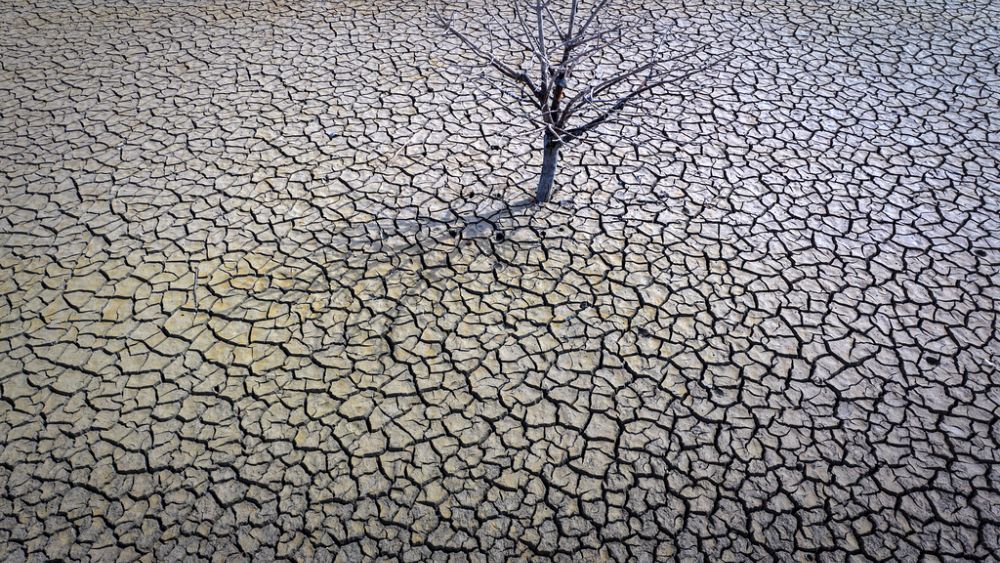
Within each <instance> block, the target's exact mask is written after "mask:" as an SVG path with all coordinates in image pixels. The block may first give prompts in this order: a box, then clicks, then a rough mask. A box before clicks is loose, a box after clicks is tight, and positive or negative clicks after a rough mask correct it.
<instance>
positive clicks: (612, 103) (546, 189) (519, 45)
mask: <svg viewBox="0 0 1000 563" xmlns="http://www.w3.org/2000/svg"><path fill="white" fill-rule="evenodd" d="M465 7H466V10H465V11H463V10H461V9H455V8H448V7H447V6H441V5H439V6H437V7H436V9H434V10H433V18H434V21H435V23H436V24H437V25H438V26H440V27H441V28H442V29H443V30H444V31H445V32H446V34H447V35H448V36H450V37H452V38H454V39H457V40H458V42H459V44H460V45H461V47H463V48H464V50H465V51H466V52H467V54H468V55H469V56H471V58H473V59H474V60H475V61H476V66H479V67H481V68H485V69H487V70H489V71H490V72H489V73H488V74H487V76H489V77H490V78H499V80H492V81H491V86H492V87H494V88H495V89H496V90H497V91H499V92H500V93H501V94H502V95H504V96H505V97H506V101H505V102H504V103H505V105H508V106H512V107H517V106H519V107H520V109H521V111H520V112H518V113H519V115H520V116H521V117H523V118H524V119H526V120H528V121H529V122H530V123H532V124H534V125H535V126H536V127H537V129H538V130H541V131H542V132H543V141H544V143H543V146H542V169H541V174H540V176H539V178H538V186H537V188H536V192H535V200H536V201H537V202H538V203H541V202H544V201H548V200H549V198H550V197H551V195H552V186H553V181H554V180H555V176H556V169H557V167H558V163H559V151H560V150H561V149H562V148H563V147H564V146H565V145H566V144H568V143H572V142H575V141H577V140H579V139H581V138H583V137H584V136H585V135H586V134H587V133H589V132H591V131H594V130H595V129H597V128H598V127H599V126H600V125H602V124H604V123H607V122H609V121H611V120H613V119H616V118H619V117H620V116H621V115H622V113H623V110H625V109H626V108H635V107H636V106H638V105H639V103H640V102H641V101H642V100H641V98H642V97H643V96H644V95H645V94H647V93H656V92H657V91H658V90H659V89H661V88H663V87H665V86H668V85H672V84H673V85H675V84H678V83H680V82H681V81H682V80H684V79H686V78H688V77H690V76H691V75H693V74H695V73H697V72H699V71H701V70H704V69H705V68H707V67H708V66H709V65H710V64H714V63H704V62H703V61H702V60H701V59H697V61H696V62H695V63H691V62H686V61H691V60H694V59H695V57H694V55H695V53H696V52H698V51H702V50H703V49H702V48H701V47H696V48H694V49H688V50H683V49H681V50H678V49H677V48H676V46H675V45H673V44H672V43H673V42H672V41H671V33H670V26H669V25H666V26H664V25H663V22H662V21H661V19H660V18H657V17H655V16H653V15H651V14H650V13H648V12H641V11H640V10H639V8H638V7H637V6H636V3H635V2H630V1H629V0H624V1H618V0H496V1H494V2H493V3H491V4H488V5H487V4H480V5H478V6H476V7H477V8H478V9H476V10H475V11H472V10H470V9H468V8H469V6H468V4H466V5H465ZM623 8H627V9H623ZM653 111H655V110H654V109H650V108H648V107H647V108H646V111H645V113H644V114H642V115H640V116H638V117H637V116H632V117H633V118H638V119H642V118H647V117H650V116H651V114H652V112H653Z"/></svg>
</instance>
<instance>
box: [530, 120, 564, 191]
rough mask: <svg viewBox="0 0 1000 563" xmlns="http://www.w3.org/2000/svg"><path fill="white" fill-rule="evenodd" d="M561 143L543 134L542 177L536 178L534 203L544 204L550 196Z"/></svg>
mask: <svg viewBox="0 0 1000 563" xmlns="http://www.w3.org/2000/svg"><path fill="white" fill-rule="evenodd" d="M560 146H562V143H560V142H559V141H556V140H555V139H554V138H553V136H552V135H550V134H548V133H546V134H545V147H544V149H543V155H544V156H543V158H542V175H541V176H540V177H539V178H538V188H537V189H536V190H535V202H536V203H544V202H546V201H548V200H549V197H551V196H552V183H553V181H554V180H555V179H556V166H557V165H558V164H559V147H560Z"/></svg>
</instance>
